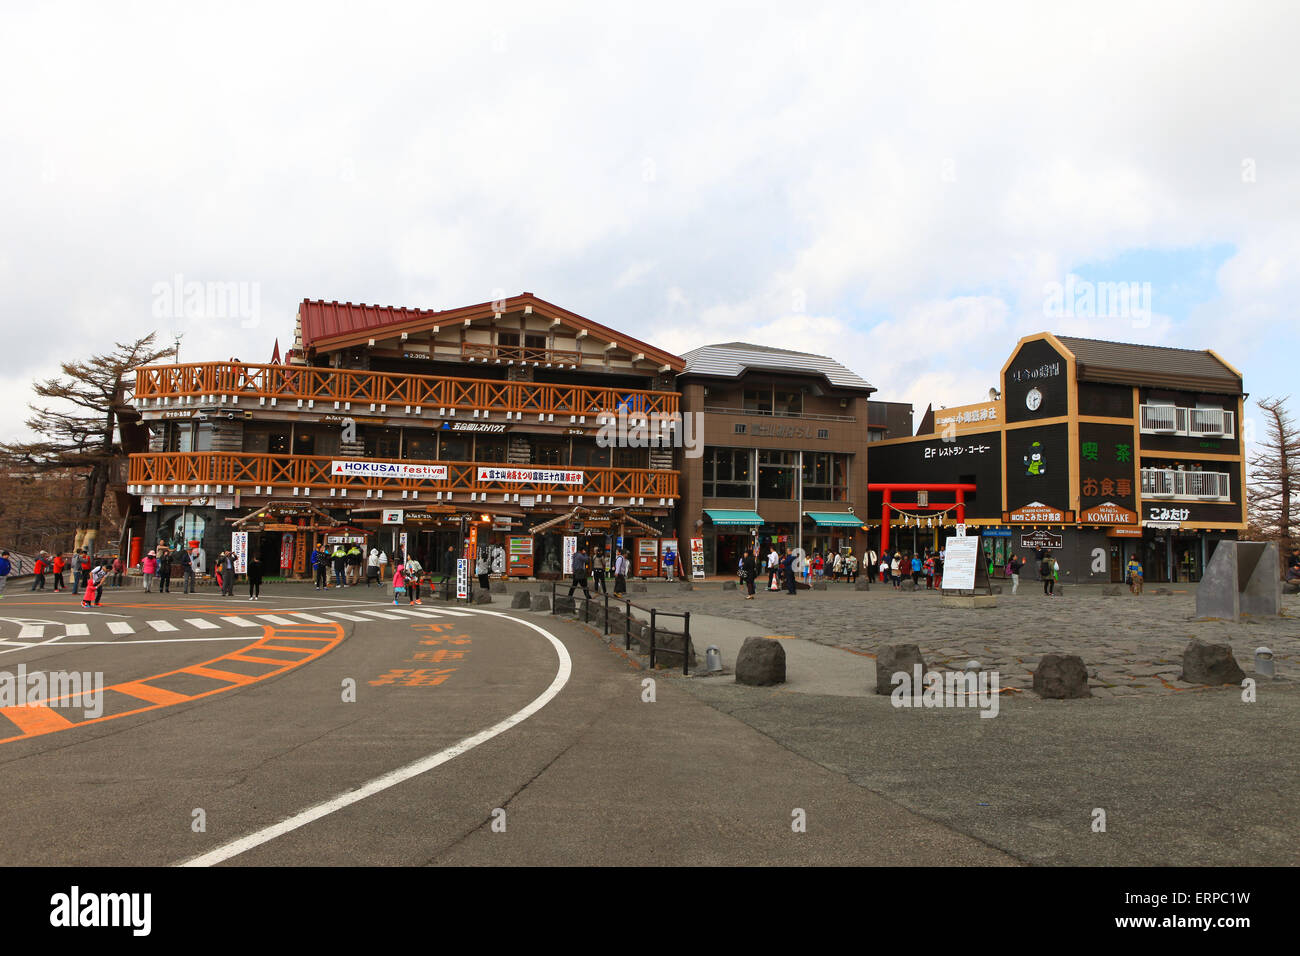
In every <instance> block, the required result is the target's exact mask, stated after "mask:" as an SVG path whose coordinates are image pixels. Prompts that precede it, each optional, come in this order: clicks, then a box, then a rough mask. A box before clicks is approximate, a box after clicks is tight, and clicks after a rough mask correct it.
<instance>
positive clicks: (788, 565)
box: [781, 551, 798, 594]
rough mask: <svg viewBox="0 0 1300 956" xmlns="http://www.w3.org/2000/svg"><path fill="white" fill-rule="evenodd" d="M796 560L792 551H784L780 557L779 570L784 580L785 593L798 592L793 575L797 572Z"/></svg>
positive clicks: (796, 582)
mask: <svg viewBox="0 0 1300 956" xmlns="http://www.w3.org/2000/svg"><path fill="white" fill-rule="evenodd" d="M796 560H797V557H796V555H795V553H794V552H793V551H787V552H784V554H783V555H782V557H781V572H782V575H783V579H784V582H785V593H786V594H797V593H798V581H796V579H795V575H796V574H798V569H797V568H796V566H795V562H796Z"/></svg>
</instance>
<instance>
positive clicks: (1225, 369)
mask: <svg viewBox="0 0 1300 956" xmlns="http://www.w3.org/2000/svg"><path fill="white" fill-rule="evenodd" d="M1056 338H1057V340H1058V341H1059V342H1060V343H1061V344H1062V345H1064V346H1065V347H1066V348H1067V349H1069V350H1070V351H1071V352H1073V353H1074V357H1075V367H1076V373H1075V377H1076V378H1077V379H1078V380H1079V381H1081V382H1108V383H1113V384H1120V385H1142V386H1146V387H1148V388H1167V389H1177V390H1182V391H1203V392H1227V393H1229V394H1232V395H1239V394H1241V393H1242V382H1241V375H1240V373H1238V372H1237V370H1236V369H1234V368H1233V367H1232V366H1230V365H1228V363H1226V362H1225V361H1223V359H1221V358H1219V356H1218V355H1216V354H1215V353H1213V352H1211V351H1209V350H1197V349H1175V348H1169V347H1167V346H1163V345H1135V344H1133V343H1129V342H1106V341H1102V340H1101V339H1080V338H1074V337H1072V336H1068V335H1058V336H1056Z"/></svg>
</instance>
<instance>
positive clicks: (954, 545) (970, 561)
mask: <svg viewBox="0 0 1300 956" xmlns="http://www.w3.org/2000/svg"><path fill="white" fill-rule="evenodd" d="M979 554H980V538H979V535H977V534H972V535H967V536H966V537H962V538H949V539H948V543H947V547H946V553H945V555H944V560H943V588H944V590H945V591H947V590H954V591H970V590H974V588H975V563H976V561H977V560H978V558H979Z"/></svg>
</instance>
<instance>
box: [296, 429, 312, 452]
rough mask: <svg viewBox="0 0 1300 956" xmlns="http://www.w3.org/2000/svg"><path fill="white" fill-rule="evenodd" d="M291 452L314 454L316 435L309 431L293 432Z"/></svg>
mask: <svg viewBox="0 0 1300 956" xmlns="http://www.w3.org/2000/svg"><path fill="white" fill-rule="evenodd" d="M293 453H294V454H295V455H314V454H316V436H315V435H313V434H311V433H310V432H307V433H303V432H295V433H294V436H293Z"/></svg>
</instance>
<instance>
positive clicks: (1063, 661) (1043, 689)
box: [1034, 654, 1092, 700]
mask: <svg viewBox="0 0 1300 956" xmlns="http://www.w3.org/2000/svg"><path fill="white" fill-rule="evenodd" d="M1034 693H1035V694H1037V695H1038V696H1039V697H1043V698H1046V699H1051V700H1073V699H1075V698H1077V697H1091V696H1092V691H1091V690H1089V689H1088V668H1087V667H1085V666H1084V663H1083V658H1082V657H1079V656H1078V655H1077V654H1044V655H1043V659H1042V660H1040V661H1039V662H1038V668H1037V669H1036V670H1035V671H1034Z"/></svg>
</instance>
